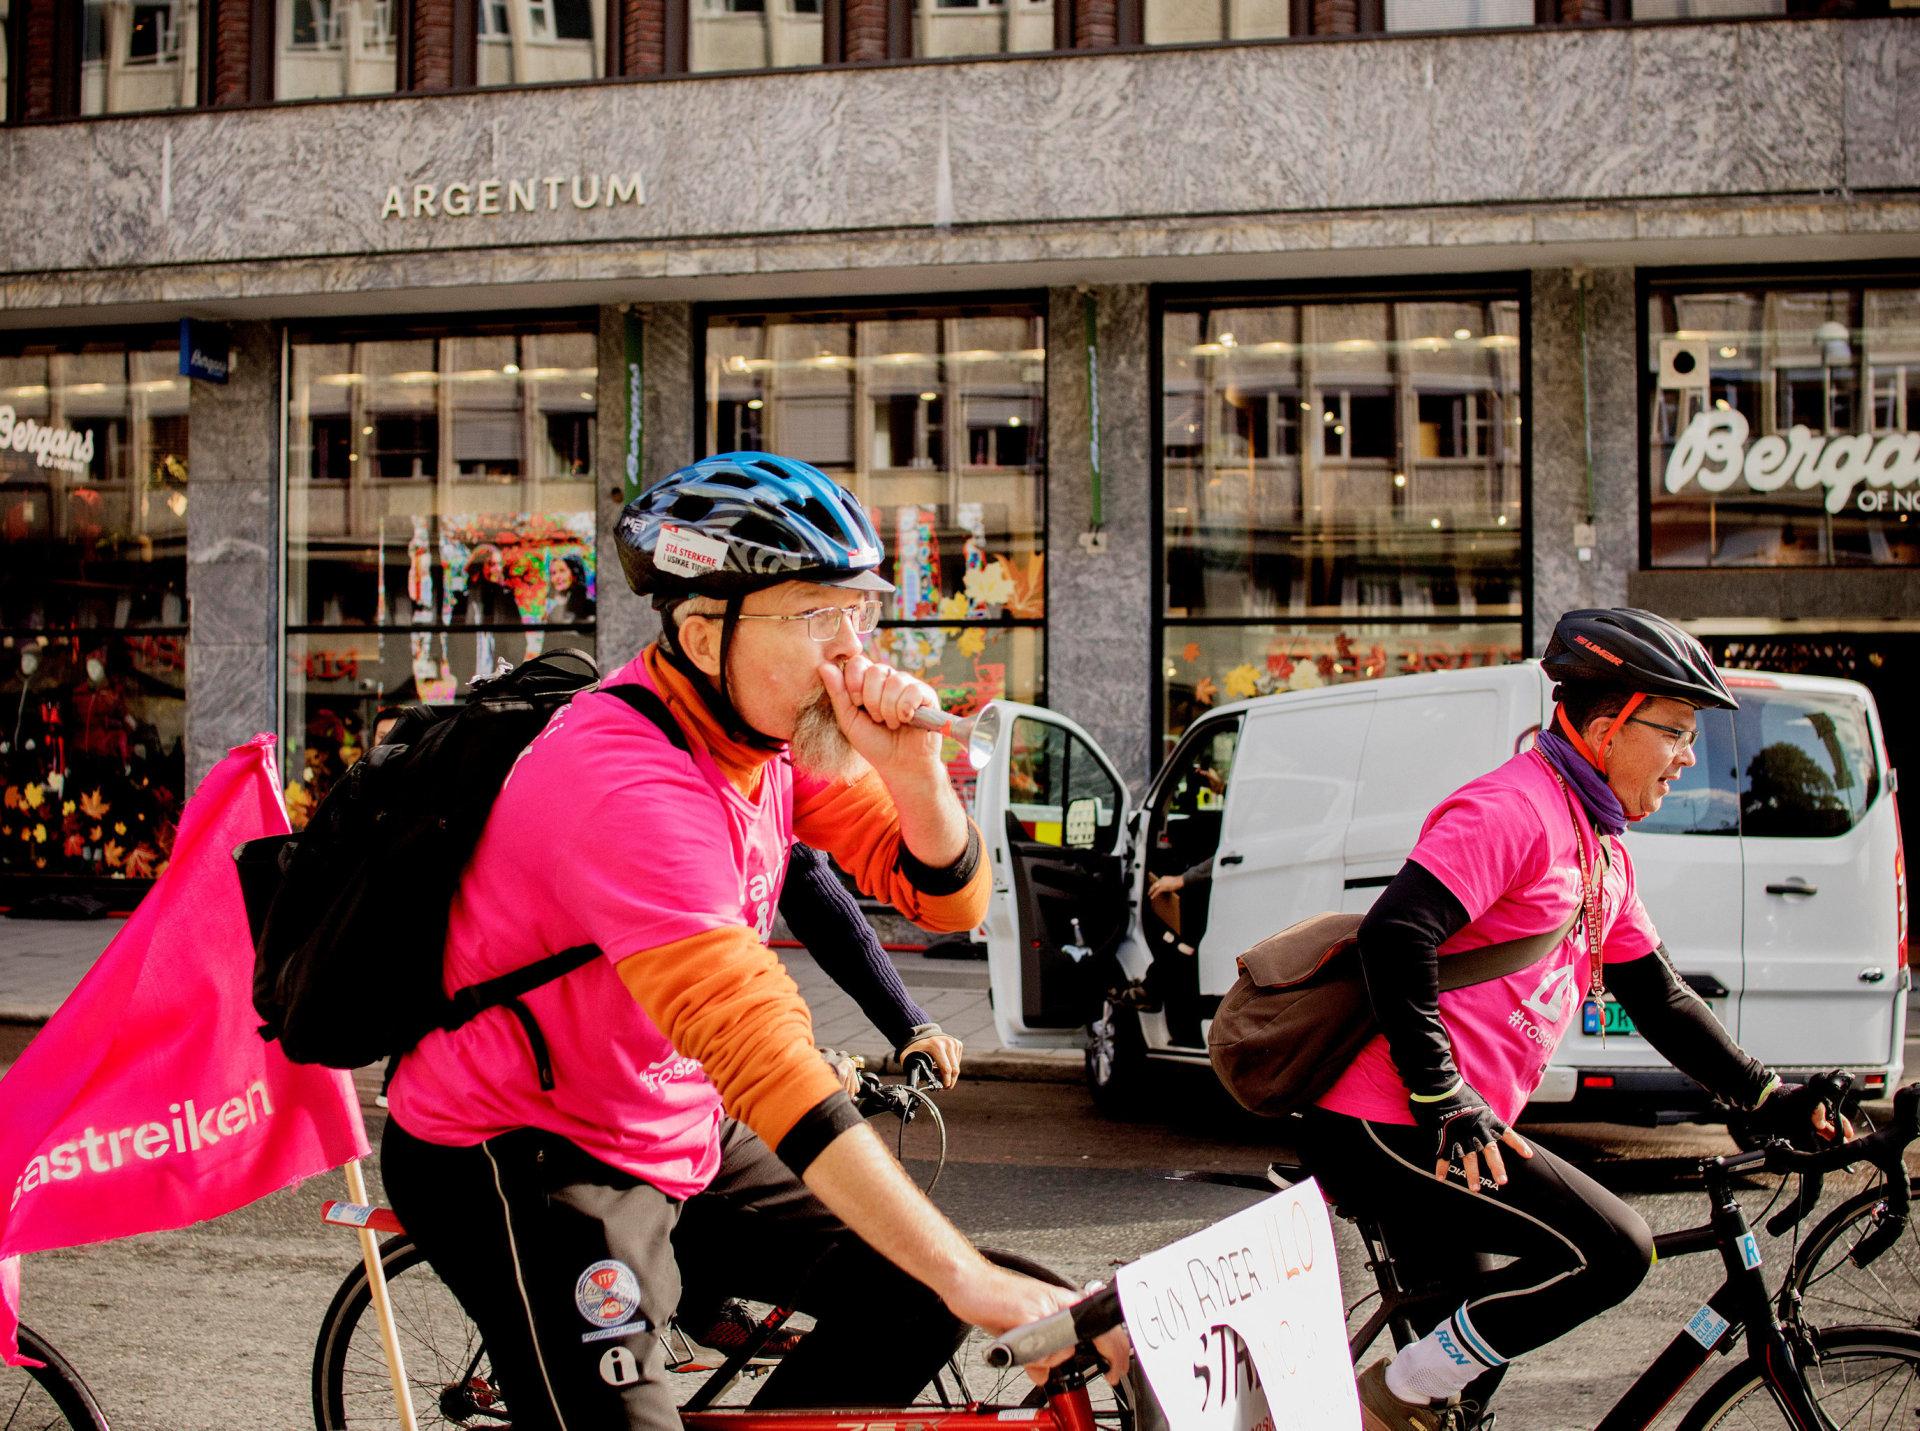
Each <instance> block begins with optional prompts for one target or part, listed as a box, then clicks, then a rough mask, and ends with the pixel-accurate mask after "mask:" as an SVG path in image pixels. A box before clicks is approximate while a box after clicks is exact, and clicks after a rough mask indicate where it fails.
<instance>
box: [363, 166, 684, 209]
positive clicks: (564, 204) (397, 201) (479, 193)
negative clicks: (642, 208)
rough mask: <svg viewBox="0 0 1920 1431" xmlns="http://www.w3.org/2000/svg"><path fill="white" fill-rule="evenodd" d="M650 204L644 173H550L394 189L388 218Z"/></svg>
mask: <svg viewBox="0 0 1920 1431" xmlns="http://www.w3.org/2000/svg"><path fill="white" fill-rule="evenodd" d="M646 201H647V189H646V185H645V183H644V182H643V181H642V180H641V177H640V175H638V174H544V175H541V176H539V177H537V178H531V179H501V178H498V177H488V178H484V179H456V180H455V181H454V182H453V183H451V184H445V185H442V184H389V185H388V186H387V198H386V202H385V203H384V204H382V205H381V206H380V217H381V218H383V219H437V218H448V219H467V218H475V217H479V218H487V217H491V216H493V215H495V214H531V213H537V212H539V211H540V210H543V209H547V210H554V209H568V208H571V209H601V208H605V209H611V208H614V207H616V206H618V205H621V204H633V205H636V206H637V205H640V204H644V203H646Z"/></svg>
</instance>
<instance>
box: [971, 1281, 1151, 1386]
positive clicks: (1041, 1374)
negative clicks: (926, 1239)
mask: <svg viewBox="0 0 1920 1431" xmlns="http://www.w3.org/2000/svg"><path fill="white" fill-rule="evenodd" d="M1083 1295H1084V1294H1083V1293H1080V1292H1074V1291H1070V1290H1069V1289H1067V1288H1065V1287H1055V1286H1052V1285H1050V1284H1049V1283H1046V1282H1036V1281H1035V1280H1034V1279H1033V1278H1031V1277H1023V1276H1021V1275H1020V1274H1019V1273H1018V1272H1009V1271H1008V1270H1007V1269H1006V1268H1004V1267H996V1266H994V1265H993V1264H992V1263H991V1262H988V1261H987V1260H986V1259H985V1258H982V1259H981V1261H980V1265H979V1267H978V1268H975V1269H971V1270H970V1271H969V1272H968V1274H967V1275H965V1276H963V1277H962V1278H961V1279H960V1280H959V1281H958V1282H957V1283H956V1285H954V1286H952V1287H950V1288H949V1289H948V1290H947V1292H946V1294H945V1298H944V1300H945V1301H946V1304H947V1308H948V1310H950V1311H951V1312H952V1313H953V1314H954V1315H955V1316H956V1317H958V1318H960V1319H961V1320H962V1321H965V1322H972V1323H973V1324H974V1325H975V1326H976V1327H984V1328H986V1329H987V1330H988V1331H990V1332H994V1333H999V1332H1008V1331H1012V1330H1013V1329H1014V1328H1015V1327H1023V1326H1025V1325H1026V1324H1027V1323H1028V1322H1037V1321H1039V1320H1040V1319H1041V1318H1042V1317H1045V1316H1050V1315H1052V1314H1053V1313H1054V1312H1058V1311H1060V1310H1061V1309H1063V1308H1065V1307H1071V1306H1072V1305H1073V1304H1074V1303H1075V1302H1077V1301H1079V1300H1080V1298H1081V1297H1082V1296H1083ZM1094 1346H1095V1347H1097V1348H1098V1349H1099V1352H1100V1355H1101V1356H1103V1357H1105V1358H1106V1360H1107V1380H1108V1381H1109V1382H1113V1383H1116V1384H1117V1383H1118V1382H1119V1380H1120V1378H1121V1377H1123V1376H1125V1375H1126V1374H1127V1365H1128V1362H1129V1361H1130V1360H1131V1359H1132V1355H1133V1346H1132V1343H1131V1342H1129V1341H1128V1340H1127V1332H1126V1328H1125V1327H1115V1328H1114V1329H1113V1330H1112V1331H1110V1332H1107V1333H1106V1334H1105V1335H1103V1336H1101V1337H1099V1338H1098V1339H1096V1340H1095V1342H1094ZM1070 1355H1071V1353H1070V1352H1059V1353H1056V1354H1055V1355H1054V1356H1051V1357H1049V1358H1047V1360H1046V1361H1043V1362H1037V1363H1035V1364H1034V1365H1032V1366H1029V1367H1028V1368H1027V1375H1028V1376H1030V1377H1032V1378H1033V1379H1034V1380H1035V1381H1036V1382H1040V1381H1045V1380H1046V1379H1047V1378H1046V1369H1047V1368H1048V1367H1050V1366H1057V1365H1059V1364H1060V1363H1061V1362H1063V1361H1065V1360H1066V1359H1067V1358H1068V1356H1070Z"/></svg>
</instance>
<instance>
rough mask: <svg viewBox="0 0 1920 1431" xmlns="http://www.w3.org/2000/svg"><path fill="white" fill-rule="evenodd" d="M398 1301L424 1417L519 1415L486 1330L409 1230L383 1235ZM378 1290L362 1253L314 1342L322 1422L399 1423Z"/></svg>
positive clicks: (364, 1428) (364, 1429)
mask: <svg viewBox="0 0 1920 1431" xmlns="http://www.w3.org/2000/svg"><path fill="white" fill-rule="evenodd" d="M380 1265H381V1266H382V1267H383V1268H384V1269H385V1270H386V1274H387V1299H388V1301H389V1302H391V1303H392V1305H393V1321H394V1327H395V1329H396V1330H397V1331H398V1333H399V1337H400V1355H401V1357H402V1358H403V1359H404V1360H405V1361H406V1364H407V1385H408V1388H409V1390H410V1392H411V1394H412V1400H413V1415H414V1421H415V1423H416V1424H417V1425H419V1426H422V1427H426V1426H461V1427H468V1428H478V1427H495V1426H511V1425H512V1424H513V1417H512V1416H511V1415H510V1414H509V1413H508V1411H507V1404H506V1402H505V1400H504V1399H503V1398H502V1397H501V1396H500V1393H499V1392H498V1390H497V1389H496V1388H495V1387H494V1384H493V1367H492V1364H491V1363H490V1362H489V1361H488V1359H487V1350H486V1347H485V1346H483V1345H482V1344H481V1341H480V1330H479V1328H477V1327H476V1326H474V1324H473V1323H472V1322H471V1321H469V1320H468V1319H467V1314H466V1312H465V1311H464V1310H463V1309H462V1308H461V1306H460V1303H459V1302H458V1301H456V1300H455V1299H454V1295H453V1293H452V1292H450V1291H449V1290H448V1289H447V1284H446V1283H444V1282H442V1281H441V1280H440V1278H439V1277H438V1276H437V1275H435V1273H434V1270H433V1268H431V1267H429V1266H428V1265H427V1259H426V1257H425V1256H424V1255H423V1254H422V1253H421V1251H420V1249H419V1248H417V1247H415V1246H414V1245H413V1239H412V1238H410V1237H407V1236H406V1235H405V1234H402V1235H400V1236H398V1237H389V1238H388V1239H387V1240H386V1241H385V1242H383V1243H381V1244H380ZM372 1305H373V1294H372V1292H371V1290H370V1289H369V1287H368V1284H367V1269H366V1265H365V1264H364V1263H357V1264H355V1266H354V1269H353V1271H352V1272H350V1273H349V1274H348V1275H347V1278H346V1280H345V1281H344V1282H342V1283H341V1284H340V1290H339V1291H337V1292H335V1293H334V1294H333V1304H332V1305H331V1306H329V1307H328V1308H327V1314H326V1317H325V1319H324V1320H322V1322H321V1324H320V1337H319V1340H318V1341H317V1342H315V1344H314V1348H313V1419H314V1425H316V1426H317V1427H319V1428H320V1431H372V1428H374V1427H383V1428H384V1427H390V1426H398V1425H399V1424H400V1418H399V1416H398V1415H397V1414H396V1412H395V1409H394V1404H393V1380H392V1378H391V1376H390V1375H389V1374H388V1371H387V1357H386V1350H385V1348H384V1347H383V1346H382V1345H381V1341H380V1327H379V1323H378V1321H377V1319H376V1318H374V1317H373V1316H371V1315H369V1309H370V1308H371V1307H372Z"/></svg>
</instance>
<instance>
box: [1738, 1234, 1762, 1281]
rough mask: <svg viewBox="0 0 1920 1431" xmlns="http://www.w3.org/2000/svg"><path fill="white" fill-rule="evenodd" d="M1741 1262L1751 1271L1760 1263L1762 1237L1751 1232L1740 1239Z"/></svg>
mask: <svg viewBox="0 0 1920 1431" xmlns="http://www.w3.org/2000/svg"><path fill="white" fill-rule="evenodd" d="M1740 1264H1741V1266H1743V1267H1745V1268H1746V1269H1747V1271H1749V1272H1751V1271H1753V1269H1754V1268H1756V1267H1758V1266H1759V1265H1760V1239H1759V1238H1757V1237H1755V1236H1754V1235H1753V1234H1752V1233H1751V1232H1749V1233H1748V1234H1747V1235H1746V1236H1745V1237H1743V1238H1741V1239H1740Z"/></svg>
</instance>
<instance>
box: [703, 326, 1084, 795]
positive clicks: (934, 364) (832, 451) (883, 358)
mask: <svg viewBox="0 0 1920 1431" xmlns="http://www.w3.org/2000/svg"><path fill="white" fill-rule="evenodd" d="M1045 374H1046V336H1045V325H1044V320H1043V318H1042V316H1041V314H1040V312H1039V311H1038V310H1037V309H1035V308H1032V307H1029V306H1026V305H994V306H992V307H988V308H983V309H980V308H969V309H965V310H958V309H956V310H939V309H934V310H916V311H910V312H905V313H898V312H888V313H831V314H821V313H721V312H716V313H714V314H712V315H710V317H709V318H708V321H707V325H706V362H705V403H706V423H705V430H704V432H703V433H702V441H703V443H704V446H705V450H706V451H708V452H726V451H734V450H740V449H747V450H763V451H768V452H778V453H781V454H783V455H785V456H789V457H798V458H801V459H803V460H805V461H808V462H812V463H814V464H816V465H818V466H820V467H821V468H823V469H824V470H825V471H827V472H828V473H829V474H831V475H832V476H833V477H834V478H836V479H837V480H838V481H840V482H842V483H844V484H845V485H846V486H848V487H849V488H851V489H852V490H853V492H854V494H855V495H856V496H858V497H859V499H860V501H861V503H862V504H863V505H864V506H865V507H866V509H867V511H868V513H869V514H870V515H871V516H872V518H873V521H874V525H875V527H876V528H877V529H878V531H879V533H880V537H881V540H882V542H883V543H884V545H885V547H886V549H887V563H886V566H885V567H884V568H883V570H884V572H885V573H886V575H887V576H888V578H889V579H890V580H891V581H892V582H893V583H894V585H895V587H896V588H897V590H896V591H895V593H894V594H893V596H891V597H890V598H888V601H889V606H888V609H887V612H886V614H885V616H884V617H883V620H882V624H881V628H880V630H879V631H878V632H876V633H875V634H874V637H873V640H872V645H873V648H874V649H875V650H876V651H877V652H880V653H882V655H883V657H884V659H886V660H888V661H890V662H891V663H892V664H894V665H896V666H899V667H901V668H902V669H904V670H909V671H912V672H914V673H916V674H918V675H920V676H922V677H923V678H924V679H926V680H927V681H929V682H930V683H931V684H932V685H933V686H934V687H935V688H936V689H937V690H939V692H940V695H941V701H942V704H944V705H946V706H947V708H948V709H950V710H958V711H961V712H965V711H968V710H971V709H972V708H974V707H975V706H977V705H979V704H980V703H982V702H984V701H986V700H990V699H992V698H993V697H995V696H1010V697H1012V698H1013V699H1015V700H1020V701H1037V700H1039V699H1040V698H1041V696H1042V694H1043V672H1044V643H1045V635H1046V625H1045V623H1046V577H1045V569H1046V545H1045V530H1046V511H1045V493H1046V457H1045V440H1044V438H1045V431H1044V429H1045V414H1046V390H1045V389H1046V377H1045ZM949 433H951V434H952V436H951V438H950V437H949ZM948 753H949V754H950V755H953V756H954V757H955V761H954V765H953V767H952V768H953V770H954V773H955V777H956V780H957V781H959V783H961V784H962V786H963V787H966V786H970V783H971V776H970V773H969V772H968V771H967V770H966V769H965V764H966V762H965V760H964V759H962V758H960V757H959V753H958V751H957V749H955V748H950V749H949V752H948Z"/></svg>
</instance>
